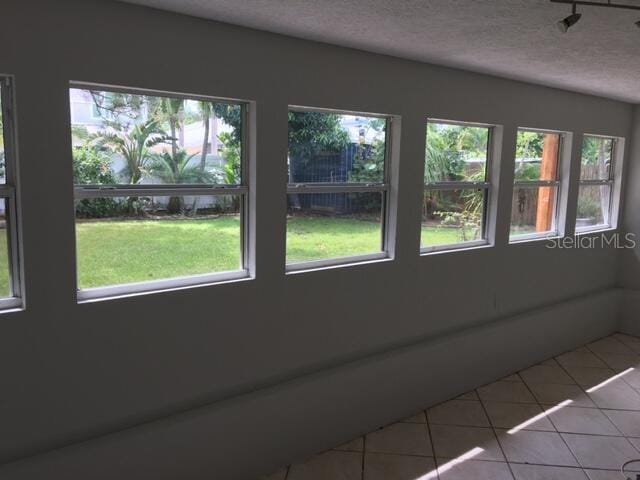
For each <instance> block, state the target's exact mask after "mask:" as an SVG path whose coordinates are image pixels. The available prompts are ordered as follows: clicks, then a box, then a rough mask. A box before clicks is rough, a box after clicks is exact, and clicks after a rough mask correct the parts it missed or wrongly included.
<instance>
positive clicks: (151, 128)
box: [94, 120, 171, 185]
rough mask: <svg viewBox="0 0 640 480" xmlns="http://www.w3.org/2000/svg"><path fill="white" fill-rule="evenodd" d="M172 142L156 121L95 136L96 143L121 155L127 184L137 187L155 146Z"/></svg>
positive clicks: (116, 126)
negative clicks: (127, 129) (128, 129)
mask: <svg viewBox="0 0 640 480" xmlns="http://www.w3.org/2000/svg"><path fill="white" fill-rule="evenodd" d="M169 140H171V137H169V136H168V135H167V134H166V133H165V132H164V131H163V130H162V129H161V128H160V125H159V124H158V122H157V121H155V120H148V121H146V122H144V123H140V124H137V125H135V126H134V127H133V128H132V129H131V130H130V131H126V130H125V128H124V127H123V126H121V125H114V126H113V131H101V132H98V133H96V134H95V135H94V141H95V143H96V144H97V145H98V146H100V147H107V148H110V149H111V150H113V151H114V152H116V153H118V154H120V155H121V156H122V157H123V158H124V161H125V166H124V169H123V170H122V173H123V174H124V176H125V177H126V178H127V182H128V183H129V184H131V185H136V184H138V183H139V182H140V180H141V179H142V176H143V175H144V173H145V169H146V166H147V163H148V162H149V160H150V158H151V156H152V153H151V148H152V147H154V146H155V145H158V144H161V143H166V142H168V141H169Z"/></svg>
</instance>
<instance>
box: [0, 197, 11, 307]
mask: <svg viewBox="0 0 640 480" xmlns="http://www.w3.org/2000/svg"><path fill="white" fill-rule="evenodd" d="M8 207H9V201H8V200H6V199H0V297H2V298H6V297H11V296H13V289H12V288H11V273H10V272H11V269H10V265H11V263H10V260H9V235H8V233H9V232H8V228H7V209H8Z"/></svg>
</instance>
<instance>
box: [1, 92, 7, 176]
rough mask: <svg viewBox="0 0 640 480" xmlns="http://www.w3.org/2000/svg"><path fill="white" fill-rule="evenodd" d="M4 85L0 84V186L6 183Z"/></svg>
mask: <svg viewBox="0 0 640 480" xmlns="http://www.w3.org/2000/svg"><path fill="white" fill-rule="evenodd" d="M3 88H4V85H2V82H0V184H4V183H6V181H7V180H6V160H5V150H4V105H3V104H2V93H3V92H2V89H3Z"/></svg>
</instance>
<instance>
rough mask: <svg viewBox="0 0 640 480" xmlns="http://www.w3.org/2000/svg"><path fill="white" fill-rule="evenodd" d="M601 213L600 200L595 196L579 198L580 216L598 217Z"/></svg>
mask: <svg viewBox="0 0 640 480" xmlns="http://www.w3.org/2000/svg"><path fill="white" fill-rule="evenodd" d="M599 215H600V201H599V200H598V199H595V198H591V197H585V196H580V197H579V198H578V215H577V216H578V218H597V217H598V216H599Z"/></svg>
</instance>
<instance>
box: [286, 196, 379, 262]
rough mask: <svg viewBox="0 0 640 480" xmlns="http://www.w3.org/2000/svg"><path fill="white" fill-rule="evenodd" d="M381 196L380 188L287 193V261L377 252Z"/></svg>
mask: <svg viewBox="0 0 640 480" xmlns="http://www.w3.org/2000/svg"><path fill="white" fill-rule="evenodd" d="M383 197H384V195H383V194H382V193H380V192H375V193H374V192H367V193H304V194H290V195H288V215H287V263H295V262H304V261H310V260H326V259H333V258H340V257H350V256H354V255H365V254H371V253H377V252H381V251H382V221H381V219H382V206H383Z"/></svg>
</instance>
